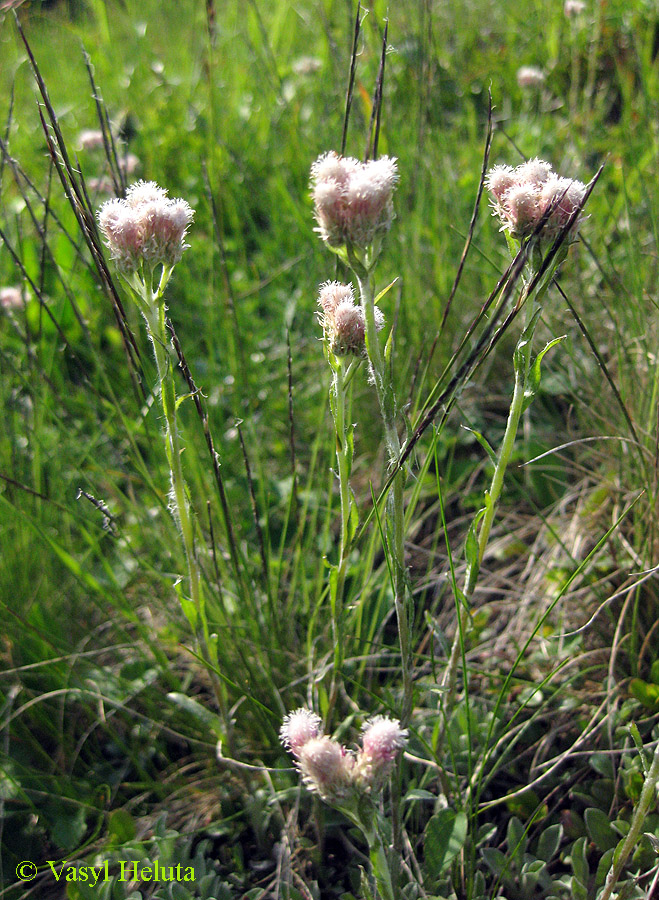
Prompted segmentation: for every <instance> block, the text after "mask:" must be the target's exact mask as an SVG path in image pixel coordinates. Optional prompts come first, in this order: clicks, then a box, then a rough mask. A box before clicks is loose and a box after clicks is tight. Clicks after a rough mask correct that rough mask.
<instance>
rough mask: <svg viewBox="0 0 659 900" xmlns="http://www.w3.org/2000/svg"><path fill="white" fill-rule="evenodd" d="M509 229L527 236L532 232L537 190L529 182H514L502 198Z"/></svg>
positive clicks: (536, 204) (534, 224) (536, 211)
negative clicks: (509, 225) (503, 198)
mask: <svg viewBox="0 0 659 900" xmlns="http://www.w3.org/2000/svg"><path fill="white" fill-rule="evenodd" d="M504 208H505V210H506V213H507V215H508V219H509V221H510V224H511V226H512V227H511V229H510V230H511V231H512V232H513V233H514V234H516V235H522V236H524V237H527V236H528V235H529V234H532V232H533V229H534V228H535V226H536V224H537V221H538V219H539V215H538V192H537V190H535V189H534V187H533V185H530V184H514V185H513V186H512V187H511V188H510V190H509V191H508V193H507V194H506V197H505V200H504Z"/></svg>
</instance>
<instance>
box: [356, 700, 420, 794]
mask: <svg viewBox="0 0 659 900" xmlns="http://www.w3.org/2000/svg"><path fill="white" fill-rule="evenodd" d="M406 745H407V729H406V728H401V727H400V722H399V721H398V720H397V719H389V718H388V717H387V716H375V718H374V719H370V720H369V721H368V722H367V723H366V724H365V725H364V734H363V737H362V749H361V750H360V751H359V753H358V754H357V758H356V760H355V781H356V782H357V783H358V784H359V785H360V786H361V787H362V789H364V790H367V791H371V790H376V791H377V790H380V789H381V788H382V786H383V785H384V783H385V781H386V780H387V778H388V777H389V775H390V774H391V770H392V769H393V767H394V761H395V759H396V757H397V756H398V753H399V752H400V751H401V750H402V749H403V748H404V747H405V746H406Z"/></svg>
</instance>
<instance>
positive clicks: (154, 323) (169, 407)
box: [139, 268, 231, 745]
mask: <svg viewBox="0 0 659 900" xmlns="http://www.w3.org/2000/svg"><path fill="white" fill-rule="evenodd" d="M170 272H171V270H166V269H164V268H163V272H162V275H161V278H160V282H159V284H158V288H157V290H156V292H155V293H154V291H153V287H152V276H151V275H147V277H146V278H145V281H144V284H143V285H140V287H141V288H142V290H140V291H139V293H140V294H141V300H142V301H143V302H142V303H140V308H141V310H142V314H143V316H144V319H145V321H146V325H147V332H148V335H149V339H150V341H151V344H152V345H153V354H154V357H155V361H156V369H157V372H158V383H159V385H160V400H161V404H162V409H163V413H164V417H165V452H166V455H167V462H168V463H169V471H170V480H171V493H170V509H171V511H172V515H173V517H174V520H175V521H176V524H177V526H178V528H179V532H180V535H181V539H182V542H183V548H184V551H185V559H186V563H187V568H188V582H189V590H190V601H191V603H192V605H193V609H194V611H195V615H196V618H197V626H196V631H197V635H196V637H197V641H198V643H199V646H200V648H201V652H202V655H203V657H204V659H205V660H206V662H207V663H208V664H209V671H210V673H211V678H212V681H213V688H214V693H215V697H216V701H217V704H218V707H219V710H220V713H221V715H222V718H223V720H224V723H225V726H226V731H227V740H228V742H229V744H230V745H231V727H230V716H229V712H228V708H227V700H226V695H225V690H224V687H223V685H222V683H221V682H220V680H219V678H218V676H217V674H216V673H215V672H214V671H213V668H214V667H217V664H218V660H217V653H216V651H215V648H214V646H213V642H212V641H211V639H210V633H209V629H208V620H207V617H206V604H205V599H204V593H203V585H202V582H201V572H200V569H199V563H198V562H197V556H196V551H195V541H194V522H193V518H192V511H191V508H190V504H189V502H188V497H187V487H186V483H185V476H184V474H183V463H182V460H181V453H182V451H183V447H182V445H181V438H180V435H179V432H178V424H177V415H176V410H177V398H176V385H175V382H174V371H173V366H172V357H171V353H170V350H169V343H168V338H167V329H166V324H165V301H164V298H163V294H164V290H165V287H166V285H167V281H168V278H169V274H170Z"/></svg>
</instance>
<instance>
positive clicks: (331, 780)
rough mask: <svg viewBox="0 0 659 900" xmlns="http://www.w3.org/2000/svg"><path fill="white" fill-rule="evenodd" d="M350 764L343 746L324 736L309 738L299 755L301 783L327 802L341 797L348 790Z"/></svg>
mask: <svg viewBox="0 0 659 900" xmlns="http://www.w3.org/2000/svg"><path fill="white" fill-rule="evenodd" d="M353 763H354V759H353V757H352V755H351V754H349V753H348V751H347V750H346V749H345V747H342V746H341V744H339V743H338V741H334V740H332V738H329V737H327V736H326V735H323V736H321V737H315V738H311V740H309V741H307V742H306V743H305V744H304V745H303V747H302V748H301V750H300V753H299V756H298V768H299V769H300V772H301V773H302V778H303V779H304V783H305V784H306V785H307V787H308V788H309V790H312V791H315V792H316V793H318V794H320V796H321V797H322V798H323V800H327V801H329V802H335V801H337V800H341V799H342V798H344V797H345V796H346V795H347V794H348V793H349V792H350V790H351V788H352V787H353V781H352V769H353Z"/></svg>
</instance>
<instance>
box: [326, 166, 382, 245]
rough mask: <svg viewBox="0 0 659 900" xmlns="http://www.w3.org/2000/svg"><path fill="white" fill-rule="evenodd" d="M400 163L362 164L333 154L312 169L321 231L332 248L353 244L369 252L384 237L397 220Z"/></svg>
mask: <svg viewBox="0 0 659 900" xmlns="http://www.w3.org/2000/svg"><path fill="white" fill-rule="evenodd" d="M397 181H398V170H397V165H396V160H395V159H393V158H392V157H388V156H383V157H380V159H375V160H369V161H368V162H365V163H362V162H360V161H359V160H357V159H353V158H352V157H343V156H338V155H337V154H336V153H334V152H333V151H331V152H329V153H325V154H323V155H322V156H320V157H318V159H317V160H316V162H315V163H314V164H313V165H312V167H311V182H312V196H313V200H314V212H315V215H316V221H317V222H318V231H319V232H320V236H321V237H322V239H323V240H324V241H325V242H326V243H327V244H329V245H330V246H331V247H336V248H339V247H343V246H345V245H346V244H351V245H353V246H354V247H356V248H359V249H365V248H366V247H368V246H369V245H370V244H372V243H373V241H374V240H375V238H376V237H377V236H378V235H381V234H384V233H385V232H386V231H388V229H389V228H390V226H391V223H392V221H393V219H394V208H393V202H392V197H393V192H394V188H395V187H396V183H397Z"/></svg>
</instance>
